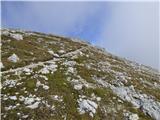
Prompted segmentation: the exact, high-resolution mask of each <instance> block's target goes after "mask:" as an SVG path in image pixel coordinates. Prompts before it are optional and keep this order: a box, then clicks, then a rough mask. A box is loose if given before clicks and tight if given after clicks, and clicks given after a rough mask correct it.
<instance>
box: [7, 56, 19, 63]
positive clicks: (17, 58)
mask: <svg viewBox="0 0 160 120" xmlns="http://www.w3.org/2000/svg"><path fill="white" fill-rule="evenodd" d="M8 60H9V61H10V62H14V63H16V62H18V61H19V57H18V56H17V55H16V54H12V55H11V56H10V57H8Z"/></svg>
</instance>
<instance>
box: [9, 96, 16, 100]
mask: <svg viewBox="0 0 160 120" xmlns="http://www.w3.org/2000/svg"><path fill="white" fill-rule="evenodd" d="M9 98H10V99H11V100H17V97H16V96H9Z"/></svg>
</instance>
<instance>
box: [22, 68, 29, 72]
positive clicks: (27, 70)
mask: <svg viewBox="0 0 160 120" xmlns="http://www.w3.org/2000/svg"><path fill="white" fill-rule="evenodd" d="M23 71H24V72H31V70H30V69H29V68H24V69H23Z"/></svg>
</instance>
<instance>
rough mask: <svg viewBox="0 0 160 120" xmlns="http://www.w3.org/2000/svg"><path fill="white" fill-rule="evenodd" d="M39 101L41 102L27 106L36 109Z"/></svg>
mask: <svg viewBox="0 0 160 120" xmlns="http://www.w3.org/2000/svg"><path fill="white" fill-rule="evenodd" d="M39 103H40V102H35V103H34V104H32V105H28V106H26V107H27V108H30V109H36V108H38V105H39Z"/></svg>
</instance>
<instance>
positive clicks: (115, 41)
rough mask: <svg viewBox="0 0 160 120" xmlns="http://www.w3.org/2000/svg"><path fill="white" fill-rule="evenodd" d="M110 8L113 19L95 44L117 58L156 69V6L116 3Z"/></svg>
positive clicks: (142, 3) (157, 49)
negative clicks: (121, 57) (127, 59)
mask: <svg viewBox="0 0 160 120" xmlns="http://www.w3.org/2000/svg"><path fill="white" fill-rule="evenodd" d="M110 6H111V12H112V13H111V15H112V16H111V18H110V21H109V22H108V21H107V22H106V25H104V29H103V30H102V34H101V37H100V40H99V41H97V43H96V44H98V45H100V46H102V47H105V48H106V49H108V50H109V51H110V52H112V53H115V54H117V55H119V56H123V57H126V58H129V59H131V60H134V61H137V62H140V63H143V64H145V65H149V66H152V67H154V68H158V62H159V31H158V25H159V24H158V22H159V21H158V17H159V16H158V15H159V14H158V4H157V3H156V2H120V3H118V2H117V3H110ZM106 19H108V16H106Z"/></svg>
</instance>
